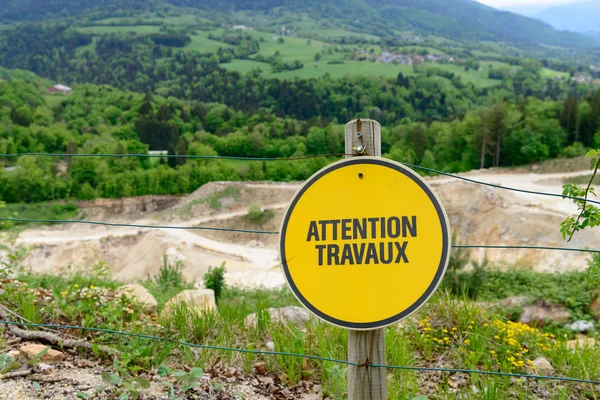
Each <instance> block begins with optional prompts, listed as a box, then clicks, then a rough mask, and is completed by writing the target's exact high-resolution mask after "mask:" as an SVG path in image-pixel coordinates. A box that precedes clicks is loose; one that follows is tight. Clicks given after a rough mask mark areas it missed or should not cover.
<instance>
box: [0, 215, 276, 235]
mask: <svg viewBox="0 0 600 400" xmlns="http://www.w3.org/2000/svg"><path fill="white" fill-rule="evenodd" d="M0 221H8V222H29V223H36V224H40V223H41V224H47V223H64V224H85V225H102V226H117V227H126V228H145V229H189V230H201V231H224V232H240V233H256V234H263V235H279V232H274V231H260V230H251V229H237V228H219V227H216V226H173V225H140V224H121V223H116V222H102V221H85V220H80V219H33V218H5V217H0Z"/></svg>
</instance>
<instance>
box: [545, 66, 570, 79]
mask: <svg viewBox="0 0 600 400" xmlns="http://www.w3.org/2000/svg"><path fill="white" fill-rule="evenodd" d="M557 76H562V77H563V78H569V73H568V72H560V71H556V70H554V69H550V68H542V77H543V78H556V77H557Z"/></svg>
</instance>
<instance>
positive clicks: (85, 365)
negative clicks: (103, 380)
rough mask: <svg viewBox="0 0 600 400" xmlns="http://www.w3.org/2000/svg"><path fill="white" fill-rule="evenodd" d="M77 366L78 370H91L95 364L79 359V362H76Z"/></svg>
mask: <svg viewBox="0 0 600 400" xmlns="http://www.w3.org/2000/svg"><path fill="white" fill-rule="evenodd" d="M77 366H78V367H79V368H92V367H94V366H95V364H94V363H93V362H92V361H90V360H86V359H85V358H81V359H79V360H77Z"/></svg>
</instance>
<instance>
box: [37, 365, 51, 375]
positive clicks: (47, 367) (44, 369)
mask: <svg viewBox="0 0 600 400" xmlns="http://www.w3.org/2000/svg"><path fill="white" fill-rule="evenodd" d="M34 369H35V370H36V371H37V372H40V373H42V374H47V373H50V371H52V370H53V369H54V366H52V365H50V364H44V363H39V364H36V365H35V366H34Z"/></svg>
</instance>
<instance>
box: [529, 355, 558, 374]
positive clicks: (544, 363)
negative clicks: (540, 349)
mask: <svg viewBox="0 0 600 400" xmlns="http://www.w3.org/2000/svg"><path fill="white" fill-rule="evenodd" d="M533 365H534V367H535V368H536V370H537V371H539V372H541V373H543V374H551V373H552V372H554V367H553V366H552V364H550V361H548V360H547V359H546V358H544V357H538V358H536V359H535V360H533Z"/></svg>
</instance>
